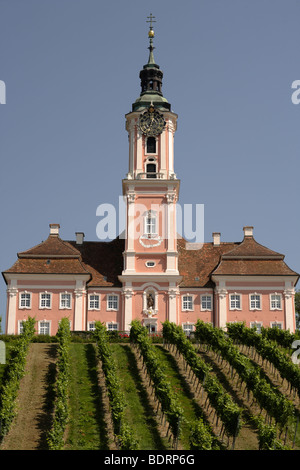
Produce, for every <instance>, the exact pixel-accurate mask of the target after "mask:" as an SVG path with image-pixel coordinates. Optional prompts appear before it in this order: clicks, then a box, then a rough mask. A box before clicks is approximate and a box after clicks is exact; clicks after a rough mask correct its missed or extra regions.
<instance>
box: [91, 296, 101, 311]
mask: <svg viewBox="0 0 300 470" xmlns="http://www.w3.org/2000/svg"><path fill="white" fill-rule="evenodd" d="M89 310H100V295H98V294H90V295H89Z"/></svg>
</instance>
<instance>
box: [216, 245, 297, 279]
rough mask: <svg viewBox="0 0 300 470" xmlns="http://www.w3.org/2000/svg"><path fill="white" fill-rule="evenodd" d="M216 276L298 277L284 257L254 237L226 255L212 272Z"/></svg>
mask: <svg viewBox="0 0 300 470" xmlns="http://www.w3.org/2000/svg"><path fill="white" fill-rule="evenodd" d="M212 274H213V275H214V276H215V275H217V276H218V275H238V276H247V275H248V276H262V275H265V276H281V275H283V276H297V277H298V274H297V273H296V272H295V271H292V270H291V269H290V268H289V267H288V266H287V265H286V263H285V262H284V255H282V254H280V253H277V252H275V251H272V250H270V249H269V248H266V247H265V246H263V245H260V244H259V243H257V241H256V240H255V239H254V238H253V237H244V240H243V241H242V243H241V244H240V245H238V246H237V247H236V248H234V249H233V250H231V251H229V252H228V253H225V254H224V255H223V256H222V257H221V260H220V263H219V265H218V266H217V267H216V269H215V270H214V271H213V272H212Z"/></svg>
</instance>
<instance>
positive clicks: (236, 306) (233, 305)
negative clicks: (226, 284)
mask: <svg viewBox="0 0 300 470" xmlns="http://www.w3.org/2000/svg"><path fill="white" fill-rule="evenodd" d="M240 309H241V296H240V294H230V310H240Z"/></svg>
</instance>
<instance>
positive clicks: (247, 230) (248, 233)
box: [243, 226, 253, 237]
mask: <svg viewBox="0 0 300 470" xmlns="http://www.w3.org/2000/svg"><path fill="white" fill-rule="evenodd" d="M243 230H244V237H253V227H249V226H247V227H243Z"/></svg>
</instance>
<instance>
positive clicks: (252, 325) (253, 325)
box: [250, 321, 263, 334]
mask: <svg viewBox="0 0 300 470" xmlns="http://www.w3.org/2000/svg"><path fill="white" fill-rule="evenodd" d="M262 326H263V324H262V323H261V322H256V321H255V322H250V328H253V330H255V331H256V333H258V334H260V333H261V329H262Z"/></svg>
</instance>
